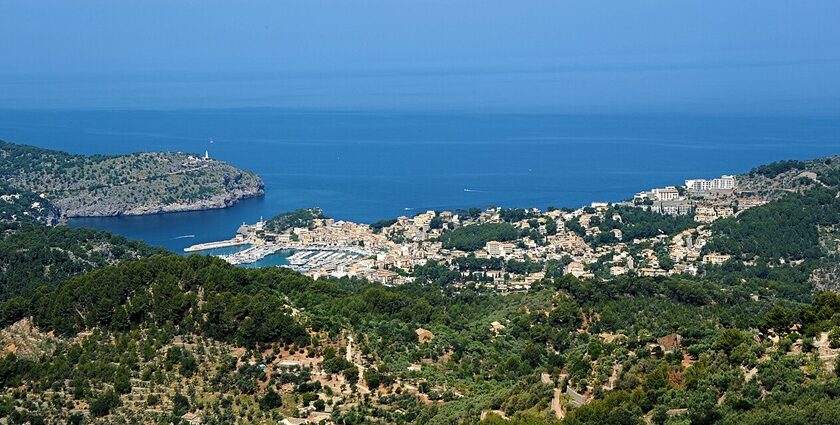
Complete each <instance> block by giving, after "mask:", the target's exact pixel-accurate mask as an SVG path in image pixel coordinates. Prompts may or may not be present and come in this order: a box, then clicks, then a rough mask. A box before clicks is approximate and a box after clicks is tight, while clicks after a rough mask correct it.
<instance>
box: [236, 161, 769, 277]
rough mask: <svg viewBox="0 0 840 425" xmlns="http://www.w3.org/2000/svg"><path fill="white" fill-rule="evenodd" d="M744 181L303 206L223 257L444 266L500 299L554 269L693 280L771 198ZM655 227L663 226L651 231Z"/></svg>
mask: <svg viewBox="0 0 840 425" xmlns="http://www.w3.org/2000/svg"><path fill="white" fill-rule="evenodd" d="M738 179H739V178H736V177H735V176H726V175H725V176H721V177H720V178H716V179H712V180H703V179H692V180H686V181H685V185H684V186H679V187H677V186H668V187H664V188H654V189H651V190H649V191H643V192H640V193H638V194H636V195H635V196H634V197H633V199H631V200H628V201H625V202H619V203H602V202H593V203H592V204H591V205H589V206H587V207H582V208H578V209H576V210H570V209H549V210H547V211H541V210H539V209H536V208H532V209H503V208H491V209H487V210H483V211H482V210H477V209H471V210H461V211H426V212H423V213H420V214H417V215H415V216H413V217H407V216H402V217H399V218H397V219H395V220H389V221H385V222H381V223H375V224H373V225H365V224H359V223H353V222H349V221H340V220H334V219H331V218H326V217H324V216H323V213H322V212H321V211H320V210H318V209H310V210H299V211H296V212H292V213H288V214H291V215H303V216H308V217H309V219H307V220H304V221H302V222H300V223H298V225H297V226H289V227H288V228H283V229H282V230H281V231H279V232H278V231H276V230H274V231H272V230H273V229H270V227H271V226H270V225H267V224H266V222H264V221H260V222H258V223H256V224H254V225H243V226H242V227H240V229H239V231H238V232H237V235H236V237H235V238H234V239H233V240H232V241H231V244H242V245H244V244H249V245H250V247H249V248H247V249H245V250H244V251H241V252H238V253H235V254H231V255H225V256H222V258H225V259H226V260H228V261H229V262H232V263H234V264H241V263H248V262H252V261H256V260H259V259H260V258H262V257H264V256H265V255H270V254H272V253H274V252H277V251H279V250H294V251H296V253H295V254H294V255H292V257H291V258H290V261H291V265H290V267H292V268H294V269H296V270H298V271H300V272H302V273H305V274H307V275H309V276H311V277H314V278H319V277H335V278H342V277H356V278H361V279H367V280H370V281H374V282H379V283H381V284H384V285H400V284H404V283H407V282H410V281H413V280H414V279H415V278H416V276H417V275H418V272H419V273H423V272H424V270H427V269H428V268H429V267H432V266H434V267H438V268H440V267H443V268H445V269H447V270H449V271H450V272H457V273H458V276H457V277H451V274H450V277H449V280H450V281H451V282H450V283H452V284H453V285H455V286H457V287H474V288H481V289H486V290H492V291H498V292H501V293H510V292H517V291H526V290H528V289H529V288H530V287H531V285H532V284H533V283H534V282H537V281H539V280H541V279H543V278H544V277H545V276H546V274H547V273H550V274H551V273H553V274H555V275H556V274H558V273H560V274H571V275H573V276H575V277H579V278H580V277H596V276H597V277H601V278H605V279H608V278H610V277H614V276H619V275H623V274H628V273H629V274H635V275H639V276H664V275H674V274H689V275H694V274H696V273H697V272H698V269H699V268H701V267H703V266H704V265H707V264H711V265H720V264H723V263H724V262H726V261H727V260H729V258H730V255H728V254H722V253H718V252H709V251H708V250H706V249H705V246H706V243H707V241H708V240H709V238H710V237H711V236H712V234H711V230H710V227H709V225H710V224H711V223H713V222H714V221H716V220H718V219H721V218H725V217H730V216H734V215H736V214H739V213H741V212H743V211H745V210H747V209H749V208H752V207H755V206H758V205H762V204H764V203H766V202H767V201H768V200H767V199H766V198H762V197H760V196H757V195H756V194H755V193H754V192H753V191H742V190H739V185H738ZM281 216H282V215H281ZM631 216H632V217H631ZM657 217H659V218H657ZM660 222H661V223H660ZM653 224H659V225H660V226H661V227H663V228H650V226H651V225H653ZM665 227H667V228H665ZM453 238H454V239H459V238H468V239H469V243H467V244H463V243H458V242H457V241H454V242H453V240H454V239H453ZM475 243H478V244H479V245H478V246H476V245H475ZM467 245H469V246H467Z"/></svg>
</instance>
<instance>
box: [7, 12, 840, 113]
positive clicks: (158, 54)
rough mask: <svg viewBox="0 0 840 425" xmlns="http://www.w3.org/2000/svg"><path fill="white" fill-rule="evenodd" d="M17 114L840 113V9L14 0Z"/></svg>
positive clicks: (11, 23)
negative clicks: (315, 110)
mask: <svg viewBox="0 0 840 425" xmlns="http://www.w3.org/2000/svg"><path fill="white" fill-rule="evenodd" d="M0 40H1V41H0V107H7V108H8V107H27V108H31V107H120V108H123V107H128V108H130V107H139V108H179V107H225V106H282V107H339V108H359V107H362V108H364V107H369V108H419V109H425V108H428V109H435V108H466V109H514V110H517V109H521V110H526V109H533V110H541V109H550V110H561V111H576V110H584V111H593V110H595V111H597V110H622V111H663V110H664V111H668V110H697V111H705V112H715V111H733V112H740V113H753V112H756V113H765V112H772V113H775V112H799V113H821V114H825V113H828V114H838V113H840V1H837V0H830V1H812V0H809V1H775V0H774V1H768V0H761V1H733V0H726V1H717V0H712V1H709V0H706V1H694V2H686V1H665V0H663V1H639V0H635V1H628V0H621V1H576V2H569V1H563V0H549V1H523V0H517V1H495V0H476V1H473V0H470V1H459V0H442V1H437V0H426V1H403V0H381V1H380V0H370V1H350V0H340V1H317V0H316V1H313V0H306V1H304V0H299V1H277V0H273V1H247V0H246V1H235V2H234V1H216V0H195V1H192V0H166V1H158V0H143V1H129V0H104V1H87V0H80V1H67V0H56V1H39V0H26V1H18V0H0Z"/></svg>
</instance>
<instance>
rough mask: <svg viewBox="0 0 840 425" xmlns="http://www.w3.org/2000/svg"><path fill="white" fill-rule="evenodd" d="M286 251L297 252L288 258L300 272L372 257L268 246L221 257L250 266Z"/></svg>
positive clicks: (341, 250)
mask: <svg viewBox="0 0 840 425" xmlns="http://www.w3.org/2000/svg"><path fill="white" fill-rule="evenodd" d="M284 250H293V251H295V252H294V254H292V255H291V256H289V257H288V261H289V267H291V268H292V269H295V270H298V271H304V270H313V269H324V270H335V269H336V268H338V267H339V266H342V265H345V264H348V263H350V262H351V261H353V260H358V259H359V258H362V257H365V256H369V255H371V254H370V253H367V252H364V251H360V250H355V249H351V248H342V247H334V246H317V245H311V246H306V247H300V246H286V245H280V244H266V245H256V246H251V247H248V248H246V249H243V250H242V251H238V252H235V253H232V254H227V255H220V256H219V257H220V258H222V259H223V260H225V261H227V262H228V263H231V264H250V263H255V262H257V261H260V260H262V259H263V258H265V257H267V256H269V255H271V254H274V253H276V252H278V251H284Z"/></svg>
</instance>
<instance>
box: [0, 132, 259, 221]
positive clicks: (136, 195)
mask: <svg viewBox="0 0 840 425" xmlns="http://www.w3.org/2000/svg"><path fill="white" fill-rule="evenodd" d="M0 176H2V177H3V179H4V181H5V182H6V183H7V184H8V185H9V186H11V187H14V188H15V189H17V190H20V191H28V192H31V193H34V194H37V195H38V196H39V197H41V198H42V199H45V200H48V201H49V202H51V204H52V205H53V206H54V207H55V209H56V210H57V211H58V214H59V215H60V216H61V217H62V218H70V217H97V216H99V217H102V216H119V215H145V214H158V213H165V212H178V211H196V210H206V209H215V208H226V207H229V206H232V205H234V204H236V203H237V202H238V201H240V200H242V199H245V198H251V197H258V196H262V195H263V194H264V184H263V181H262V179H260V177H259V176H257V175H256V174H254V173H252V172H249V171H245V170H241V169H239V168H236V167H234V166H232V165H230V164H227V163H225V162H222V161H217V160H213V159H210V158H207V157H203V158H202V157H199V156H197V155H191V154H186V153H180V152H178V153H169V152H167V153H133V154H127V155H112V156H104V155H95V156H83V155H72V154H68V153H64V152H58V151H52V150H47V149H41V148H37V147H32V146H25V145H17V144H12V143H7V142H0Z"/></svg>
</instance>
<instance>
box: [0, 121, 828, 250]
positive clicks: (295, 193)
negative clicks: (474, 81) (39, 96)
mask: <svg viewBox="0 0 840 425" xmlns="http://www.w3.org/2000/svg"><path fill="white" fill-rule="evenodd" d="M0 139H4V140H8V141H11V142H17V143H26V144H32V145H36V146H41V147H45V148H51V149H60V150H65V151H69V152H74V153H84V154H110V153H125V152H133V151H144V150H147V151H161V150H163V151H188V152H196V153H204V151H205V150H207V151H209V153H210V156H211V157H213V158H215V159H220V160H224V161H227V162H230V163H232V164H234V165H236V166H239V167H243V168H246V169H249V170H252V171H255V172H257V173H258V174H259V175H260V176H262V177H263V179H264V180H265V183H266V196H265V198H264V199H259V200H250V201H246V202H243V203H241V204H240V205H238V206H236V207H233V208H229V209H226V210H214V211H203V212H194V213H181V214H167V215H157V216H147V217H124V218H96V219H78V220H74V221H73V224H74V225H84V226H93V227H97V228H100V229H105V230H110V231H113V232H116V233H120V234H123V235H125V236H128V237H130V238H137V239H143V240H146V241H148V242H150V243H152V244H156V245H161V246H165V247H167V248H170V249H173V250H178V251H180V250H181V248H183V247H185V246H188V245H191V244H194V243H199V242H204V241H208V240H217V239H224V238H228V237H230V236H232V234H233V232H234V231H235V230H236V228H237V226H238V225H239V224H241V223H242V222H243V221H247V222H255V221H256V220H258V219H259V218H260V216H264V217H265V218H268V217H270V216H272V215H274V214H276V213H278V212H281V211H285V210H290V209H294V208H300V207H310V206H319V207H321V208H323V209H324V211H325V212H326V214H327V215H329V216H332V217H335V218H337V219H347V220H353V221H361V222H372V221H376V220H378V219H382V218H389V217H395V216H398V215H403V214H404V215H412V214H414V213H417V212H421V211H425V210H428V209H437V210H440V209H455V208H462V207H473V206H477V207H485V206H490V205H500V206H507V207H540V208H545V207H547V206H552V205H553V206H568V207H579V206H581V205H584V204H588V203H589V202H591V201H618V200H621V199H626V198H628V197H631V196H632V195H633V193H635V192H636V191H638V190H642V189H648V188H650V187H653V186H661V185H667V184H677V183H681V182H682V181H683V180H684V179H686V178H693V177H715V176H719V175H720V174H723V173H742V172H746V171H748V170H749V169H750V168H752V167H754V166H756V165H759V164H763V163H767V162H772V161H776V160H780V159H806V158H813V157H819V156H826V155H834V154H840V119H838V118H828V117H818V118H805V117H802V116H783V115H776V116H765V117H747V116H740V117H739V116H729V117H722V116H713V115H698V114H656V115H654V114H649V115H643V114H639V115H628V114H591V115H584V114H557V113H503V112H494V113H478V112H472V113H468V112H454V111H450V112H434V113H433V112H379V111H369V110H356V111H350V110H341V111H334V110H333V111H331V110H321V111H317V110H288V109H213V110H174V111H142V110H125V111H120V110H117V111H109V110H35V109H32V110H16V111H13V110H0ZM211 140H212V141H213V142H212V143H211V142H210V141H211Z"/></svg>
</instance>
